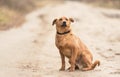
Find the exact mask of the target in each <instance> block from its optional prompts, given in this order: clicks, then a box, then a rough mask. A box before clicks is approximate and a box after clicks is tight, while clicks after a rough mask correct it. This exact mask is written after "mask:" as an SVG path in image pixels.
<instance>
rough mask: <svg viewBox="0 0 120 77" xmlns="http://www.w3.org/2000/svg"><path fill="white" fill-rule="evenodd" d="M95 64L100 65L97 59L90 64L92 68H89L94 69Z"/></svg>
mask: <svg viewBox="0 0 120 77" xmlns="http://www.w3.org/2000/svg"><path fill="white" fill-rule="evenodd" d="M96 65H98V66H99V65H100V61H99V60H96V61H95V62H94V63H93V64H92V66H91V67H92V68H91V69H94V68H95V67H96Z"/></svg>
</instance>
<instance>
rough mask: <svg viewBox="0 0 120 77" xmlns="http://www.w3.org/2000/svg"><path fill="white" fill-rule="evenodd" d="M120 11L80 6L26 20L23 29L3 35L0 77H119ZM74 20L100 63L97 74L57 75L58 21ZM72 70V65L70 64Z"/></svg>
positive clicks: (60, 7)
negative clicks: (55, 22) (56, 36)
mask: <svg viewBox="0 0 120 77" xmlns="http://www.w3.org/2000/svg"><path fill="white" fill-rule="evenodd" d="M115 15H120V10H113V9H109V10H108V9H101V8H95V7H90V6H88V5H85V4H82V3H77V2H65V3H62V4H59V5H54V6H53V5H47V6H46V7H43V8H42V9H38V10H36V11H33V12H31V13H30V14H28V15H27V16H26V22H25V23H24V24H23V26H22V27H20V28H17V29H11V30H8V31H1V32H0V77H120V60H119V59H120V18H116V17H115ZM61 16H67V17H73V18H74V19H75V23H73V24H72V27H73V31H74V33H75V34H76V35H78V36H79V37H80V38H81V40H82V41H83V42H84V43H85V44H86V45H87V46H88V48H89V49H90V50H91V52H92V54H93V56H94V60H96V59H98V60H100V61H101V66H100V67H96V68H95V70H91V71H86V72H83V71H81V70H78V71H74V72H68V71H63V72H60V71H58V70H59V68H60V65H61V61H60V56H59V53H58V50H57V48H56V47H55V44H54V43H55V42H54V40H55V33H56V31H55V26H52V23H51V22H52V20H53V19H54V18H57V17H61ZM67 67H69V64H67Z"/></svg>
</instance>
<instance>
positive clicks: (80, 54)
mask: <svg viewBox="0 0 120 77" xmlns="http://www.w3.org/2000/svg"><path fill="white" fill-rule="evenodd" d="M71 22H74V20H73V19H72V18H69V19H68V18H66V17H61V18H59V19H54V21H53V24H52V25H54V24H56V30H57V33H56V40H55V43H56V46H57V48H58V49H59V52H60V56H61V60H62V67H61V68H60V71H62V70H65V57H67V58H68V59H69V63H70V65H71V66H70V67H69V71H74V70H75V69H77V68H80V66H81V65H82V66H83V68H82V70H84V71H87V70H92V69H94V68H95V66H96V65H100V61H95V62H94V63H92V59H93V57H92V54H91V53H90V51H89V50H88V48H87V47H86V46H85V45H84V44H83V43H82V42H81V40H80V39H79V38H78V37H77V36H75V35H74V34H73V33H72V30H71V27H70V24H71Z"/></svg>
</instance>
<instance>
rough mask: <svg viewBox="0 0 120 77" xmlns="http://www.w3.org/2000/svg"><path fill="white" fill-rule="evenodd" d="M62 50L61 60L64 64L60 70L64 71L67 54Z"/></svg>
mask: <svg viewBox="0 0 120 77" xmlns="http://www.w3.org/2000/svg"><path fill="white" fill-rule="evenodd" d="M59 52H60V56H61V61H62V66H61V68H60V71H64V70H65V56H64V55H63V54H62V53H61V51H59Z"/></svg>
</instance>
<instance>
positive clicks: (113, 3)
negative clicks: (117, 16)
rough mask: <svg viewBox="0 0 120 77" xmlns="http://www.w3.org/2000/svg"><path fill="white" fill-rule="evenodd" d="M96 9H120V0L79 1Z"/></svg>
mask: <svg viewBox="0 0 120 77" xmlns="http://www.w3.org/2000/svg"><path fill="white" fill-rule="evenodd" d="M78 1H81V2H85V3H88V4H90V5H92V6H95V7H103V8H110V9H111V8H113V9H120V0H78Z"/></svg>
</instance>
